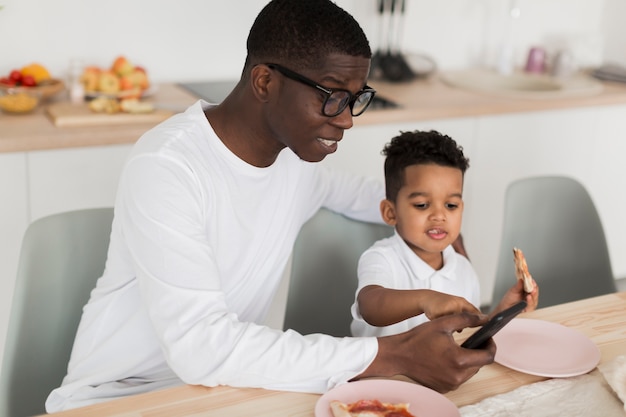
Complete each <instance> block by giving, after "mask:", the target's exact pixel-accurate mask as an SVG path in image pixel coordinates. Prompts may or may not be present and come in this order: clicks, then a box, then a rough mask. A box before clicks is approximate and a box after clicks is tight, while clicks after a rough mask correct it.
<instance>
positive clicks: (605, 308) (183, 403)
mask: <svg viewBox="0 0 626 417" xmlns="http://www.w3.org/2000/svg"><path fill="white" fill-rule="evenodd" d="M522 317H526V318H534V319H541V320H546V321H551V322H555V323H560V324H563V325H565V326H567V327H570V328H573V329H576V330H578V331H580V332H582V333H583V334H585V335H587V336H588V337H589V338H590V339H591V340H593V342H594V343H595V344H596V345H597V346H598V348H599V349H600V352H601V359H600V363H601V364H603V363H607V362H609V361H610V360H612V359H613V358H615V357H617V356H619V355H623V354H624V352H626V332H625V331H624V329H626V292H621V293H615V294H608V295H604V296H600V297H594V298H589V299H586V300H580V301H575V302H571V303H566V304H561V305H557V306H553V307H547V308H542V309H539V310H536V311H533V312H531V313H523V314H522ZM471 331H472V330H469V332H470V333H471ZM467 334H469V333H466V332H464V333H462V334H460V335H458V338H459V339H460V340H461V339H463V338H464V337H466V336H467ZM544 379H546V378H542V377H537V376H532V375H528V374H524V373H521V372H517V371H514V370H512V369H509V368H505V367H504V366H501V365H499V364H496V363H494V364H491V365H488V366H485V367H483V368H482V369H481V370H480V371H479V372H478V373H477V374H476V375H475V376H474V377H473V378H471V379H470V380H469V381H467V382H466V383H465V384H463V385H462V386H461V387H460V388H459V389H457V390H456V391H453V392H450V393H447V394H446V397H447V398H449V399H450V400H451V401H452V402H454V404H456V406H457V407H461V406H464V405H468V404H474V403H476V402H478V401H481V400H483V399H485V398H487V397H491V396H494V395H497V394H500V393H503V392H508V391H512V390H513V389H515V388H517V387H520V386H523V385H527V384H530V383H533V382H537V381H540V380H544ZM319 397H320V396H319V395H317V394H305V393H297V392H282V391H270V390H264V389H257V388H234V387H227V386H219V387H214V388H208V387H202V386H194V385H184V386H180V387H176V388H171V389H165V390H161V391H155V392H150V393H147V394H140V395H136V396H131V397H127V398H122V399H119V400H113V401H108V402H104V403H101V404H96V405H92V406H88V407H84V408H77V409H75V410H69V411H64V412H61V413H55V414H52V415H53V416H58V417H78V416H81V417H82V416H91V417H98V416H102V417H104V416H107V417H142V416H143V417H148V416H155V417H156V416H168V417H186V416H189V417H191V416H194V417H202V416H206V417H208V416H232V417H239V416H241V417H243V416H259V417H261V416H267V417H274V416H287V415H289V416H301V417H313V415H314V409H315V403H316V402H317V400H318V398H319Z"/></svg>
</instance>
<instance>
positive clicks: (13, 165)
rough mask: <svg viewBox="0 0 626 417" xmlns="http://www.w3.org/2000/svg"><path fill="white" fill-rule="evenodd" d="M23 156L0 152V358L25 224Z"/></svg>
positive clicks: (25, 191) (25, 184) (24, 163)
mask: <svg viewBox="0 0 626 417" xmlns="http://www.w3.org/2000/svg"><path fill="white" fill-rule="evenodd" d="M26 166H27V165H26V155H25V154H23V153H16V154H13V153H7V154H0V195H1V196H2V198H1V200H0V201H1V204H0V357H1V354H2V352H3V351H4V349H3V347H4V341H5V337H6V332H7V324H8V317H9V311H10V309H11V298H12V296H13V287H14V285H15V273H16V270H17V260H18V257H19V252H20V244H19V242H21V240H22V235H23V234H24V230H26V225H27V224H28V199H27V191H28V181H27V179H26V178H27V177H26Z"/></svg>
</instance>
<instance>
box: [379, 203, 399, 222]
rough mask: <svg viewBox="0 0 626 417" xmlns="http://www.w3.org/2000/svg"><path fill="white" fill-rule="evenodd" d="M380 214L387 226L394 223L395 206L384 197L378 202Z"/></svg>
mask: <svg viewBox="0 0 626 417" xmlns="http://www.w3.org/2000/svg"><path fill="white" fill-rule="evenodd" d="M380 214H381V217H382V218H383V221H384V222H385V223H387V224H388V225H389V226H395V225H396V206H395V205H394V203H393V202H392V201H389V200H387V199H384V200H383V201H381V202H380Z"/></svg>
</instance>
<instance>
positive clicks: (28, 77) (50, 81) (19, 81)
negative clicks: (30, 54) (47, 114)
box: [0, 63, 65, 100]
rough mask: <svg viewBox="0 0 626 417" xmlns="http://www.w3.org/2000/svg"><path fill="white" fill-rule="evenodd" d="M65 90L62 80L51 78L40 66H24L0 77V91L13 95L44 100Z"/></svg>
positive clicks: (35, 64)
mask: <svg viewBox="0 0 626 417" xmlns="http://www.w3.org/2000/svg"><path fill="white" fill-rule="evenodd" d="M64 89H65V84H64V83H63V81H62V80H59V79H55V78H52V77H51V76H50V73H49V72H48V70H47V69H46V68H45V67H44V66H43V65H41V64H37V63H34V64H30V65H26V66H25V67H23V68H21V69H14V70H12V71H11V72H10V73H9V74H8V75H7V76H4V77H0V91H4V92H8V91H9V90H10V91H12V92H13V94H15V93H17V92H23V93H25V95H28V93H33V94H31V95H35V96H37V97H38V98H39V99H41V100H46V99H48V98H50V97H52V96H54V95H56V94H57V93H59V92H61V91H63V90H64Z"/></svg>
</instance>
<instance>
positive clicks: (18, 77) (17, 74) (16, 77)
mask: <svg viewBox="0 0 626 417" xmlns="http://www.w3.org/2000/svg"><path fill="white" fill-rule="evenodd" d="M9 79H11V80H13V81H14V82H15V84H19V83H21V82H22V73H21V71H20V70H12V71H11V73H10V74H9Z"/></svg>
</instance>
